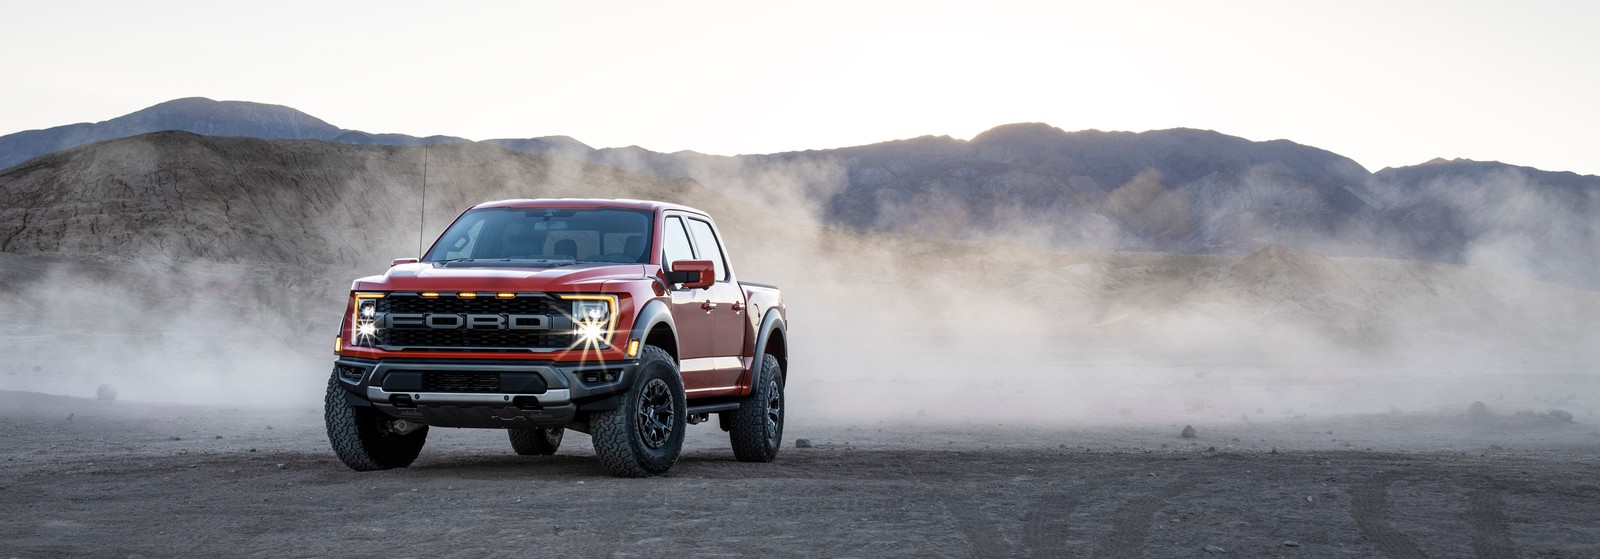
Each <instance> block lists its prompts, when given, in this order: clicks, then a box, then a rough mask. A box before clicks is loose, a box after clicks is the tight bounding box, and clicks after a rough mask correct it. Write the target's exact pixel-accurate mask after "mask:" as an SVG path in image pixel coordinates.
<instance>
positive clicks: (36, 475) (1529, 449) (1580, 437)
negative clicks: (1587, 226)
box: [0, 392, 1600, 558]
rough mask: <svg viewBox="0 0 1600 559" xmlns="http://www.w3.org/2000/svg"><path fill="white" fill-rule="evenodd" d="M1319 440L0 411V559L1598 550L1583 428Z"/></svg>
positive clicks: (1342, 424)
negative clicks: (772, 442) (345, 435)
mask: <svg viewBox="0 0 1600 559" xmlns="http://www.w3.org/2000/svg"><path fill="white" fill-rule="evenodd" d="M69 416H70V419H69ZM1419 424H1420V425H1421V426H1420V427H1415V426H1414V427H1413V429H1418V430H1422V431H1426V430H1427V429H1430V427H1428V426H1427V425H1428V421H1426V420H1419ZM1327 426H1334V429H1338V430H1339V431H1338V432H1339V433H1340V434H1343V433H1345V432H1349V433H1352V434H1351V435H1346V436H1347V437H1350V438H1347V439H1345V440H1343V441H1341V442H1329V441H1327V440H1325V439H1326V438H1327V437H1328V436H1329V435H1326V434H1324V433H1323V431H1321V430H1319V431H1316V434H1318V435H1321V436H1323V437H1324V440H1312V438H1311V437H1309V436H1307V433H1308V432H1310V430H1309V427H1310V426H1309V425H1306V424H1299V425H1283V424H1279V425H1262V426H1256V427H1238V426H1235V427H1229V428H1227V429H1222V428H1205V427H1202V430H1201V438H1199V439H1195V440H1187V441H1186V440H1182V439H1178V438H1177V437H1176V434H1175V433H1165V432H1163V431H1162V430H1161V429H1159V428H1151V429H1144V428H1134V427H1106V428H1100V429H1080V430H1077V431H1068V430H1064V429H1062V430H1015V429H1013V430H1006V429H989V428H977V427H973V428H960V429H956V428H948V429H941V428H935V427H922V428H918V429H911V428H907V427H892V426H887V425H880V426H849V425H842V426H825V427H824V426H807V425H805V424H794V425H791V426H790V429H789V435H788V437H787V438H788V439H789V440H791V441H792V440H793V439H795V438H797V437H806V438H809V439H811V440H812V441H814V444H815V447H813V448H806V449H799V448H793V447H792V446H787V447H786V448H785V449H784V451H783V453H782V454H781V455H780V456H779V459H778V460H777V461H776V462H774V463H771V464H743V463H739V462H735V461H733V459H732V455H731V453H730V452H729V451H728V450H727V449H726V442H725V441H726V439H725V438H724V436H723V435H722V433H720V432H718V431H716V430H715V428H711V427H707V426H699V427H695V428H693V429H692V430H691V436H690V440H689V443H688V450H687V452H686V453H685V455H684V457H683V459H682V461H681V462H680V463H679V464H678V465H677V467H676V468H674V469H673V471H672V472H671V474H670V475H668V476H666V477H661V478H653V479H643V480H634V479H614V478H609V477H606V476H604V475H603V474H602V473H601V471H600V469H599V467H598V464H596V463H595V462H594V460H593V457H592V456H593V455H592V452H591V451H590V448H589V446H588V444H587V440H586V437H583V436H582V435H581V434H578V433H569V436H568V439H567V442H566V446H565V447H564V448H563V449H562V451H561V453H560V454H558V455H556V456H552V457H521V456H516V455H514V454H512V453H511V450H510V447H509V445H508V444H507V443H506V442H505V438H504V433H501V432H493V431H469V430H437V431H435V433H434V434H432V435H431V436H430V440H429V443H428V447H427V448H425V449H424V450H423V454H422V457H421V458H420V459H419V461H418V462H417V464H415V465H414V466H413V467H411V468H408V469H403V470H394V471H387V472H377V473H356V472H352V471H349V470H348V469H346V468H345V467H344V466H343V465H341V464H340V463H338V461H337V460H336V459H335V458H334V457H333V456H332V454H331V453H330V451H329V450H328V449H327V444H326V440H325V439H324V437H323V434H322V433H321V428H322V427H321V423H320V417H319V416H318V411H317V410H314V409H303V410H290V411H263V410H243V411H234V410H228V409H218V408H205V407H180V406H166V405H155V404H139V403H128V402H109V403H108V402H98V401H94V400H87V399H80V398H67V397H59V396H45V395H39V394H31V393H17V392H0V427H3V428H4V430H5V433H6V434H5V436H4V439H3V441H4V443H3V445H0V462H3V463H4V464H3V466H4V467H3V469H0V511H4V514H0V557H53V556H97V557H128V556H135V555H138V556H144V557H167V556H269V557H285V556H290V557H299V556H341V557H342V556H396V557H408V556H410V557H496V556H503V557H531V556H563V555H567V556H583V557H691V556H692V557H705V556H736V557H885V556H909V557H929V556H935V557H968V556H980V557H1209V556H1216V555H1217V553H1216V552H1217V551H1219V550H1220V551H1225V552H1226V555H1227V556H1243V557H1346V556H1348V557H1395V558H1404V557H1474V556H1475V557H1522V556H1539V557H1597V556H1600V463H1597V462H1600V461H1597V460H1596V454H1595V452H1593V451H1594V450H1595V449H1596V448H1600V435H1596V434H1594V427H1593V426H1592V425H1591V426H1586V425H1583V424H1582V423H1581V422H1580V423H1568V424H1564V425H1534V424H1526V425H1524V424H1505V425H1500V426H1498V427H1495V428H1494V429H1492V430H1490V432H1488V433H1487V434H1485V433H1479V434H1478V436H1477V437H1476V438H1473V439H1471V440H1466V439H1460V438H1456V439H1452V438H1450V437H1446V436H1438V437H1434V438H1433V442H1432V443H1431V446H1427V447H1426V448H1425V449H1424V450H1425V451H1424V452H1393V451H1392V450H1395V449H1393V448H1383V446H1382V443H1381V441H1384V440H1393V436H1394V434H1395V433H1396V432H1397V429H1399V427H1397V426H1396V425H1389V424H1385V423H1383V421H1382V420H1379V419H1371V418H1365V419H1363V418H1353V419H1342V420H1340V419H1329V420H1327V421H1326V422H1323V423H1321V424H1318V425H1317V426H1316V427H1317V428H1318V429H1321V428H1322V427H1327ZM1334 429H1329V430H1334ZM995 433H1004V434H998V435H997V434H995ZM1411 434H1412V435H1416V434H1419V433H1411ZM1535 435H1537V436H1535ZM1332 436H1333V437H1339V436H1340V435H1332ZM1362 436H1367V437H1369V438H1370V439H1371V441H1379V442H1378V443H1371V442H1370V441H1364V440H1363V439H1362V438H1361V437H1362ZM1351 441H1355V442H1354V443H1353V444H1355V445H1358V446H1357V448H1363V449H1364V448H1365V446H1366V445H1368V444H1378V448H1377V449H1376V450H1373V451H1366V450H1349V449H1348V448H1349V447H1346V446H1345V444H1344V443H1350V442H1351ZM1473 445H1480V446H1481V448H1474V449H1472V450H1471V451H1468V450H1467V448H1468V447H1472V446H1473ZM1274 446H1278V447H1281V448H1282V449H1283V450H1279V451H1277V452H1276V453H1274V451H1273V450H1272V447H1274ZM1319 446H1321V447H1331V448H1320V449H1319V448H1317V447H1319ZM1213 447H1215V448H1216V450H1214V451H1213V450H1211V449H1212V448H1213ZM1207 546H1212V547H1211V548H1208V547H1207ZM1208 549H1211V551H1208Z"/></svg>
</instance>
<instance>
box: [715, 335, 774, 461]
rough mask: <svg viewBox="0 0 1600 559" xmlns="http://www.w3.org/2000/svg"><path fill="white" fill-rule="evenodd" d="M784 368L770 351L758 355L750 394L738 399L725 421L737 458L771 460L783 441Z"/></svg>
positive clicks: (743, 459)
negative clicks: (758, 364)
mask: <svg viewBox="0 0 1600 559" xmlns="http://www.w3.org/2000/svg"><path fill="white" fill-rule="evenodd" d="M783 380H784V379H783V368H782V367H781V366H779V365H778V359H777V358H776V357H773V356H771V355H763V356H761V372H760V374H757V375H756V378H755V379H753V380H752V381H751V383H750V384H751V389H750V395H749V396H745V398H744V400H743V401H741V402H739V409H736V410H733V411H731V412H723V413H724V414H731V418H730V419H729V421H728V440H729V441H730V442H732V443H733V456H734V457H735V458H738V459H739V461H740V462H771V461H772V459H773V458H776V457H777V456H778V449H779V448H780V447H782V445H783V413H784V401H783Z"/></svg>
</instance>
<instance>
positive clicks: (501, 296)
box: [494, 293, 517, 299]
mask: <svg viewBox="0 0 1600 559" xmlns="http://www.w3.org/2000/svg"><path fill="white" fill-rule="evenodd" d="M494 297H495V298H496V299H515V298H516V297H517V294H516V293H496V294H494Z"/></svg>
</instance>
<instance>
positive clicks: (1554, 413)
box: [1550, 410, 1572, 423]
mask: <svg viewBox="0 0 1600 559" xmlns="http://www.w3.org/2000/svg"><path fill="white" fill-rule="evenodd" d="M1550 417H1553V418H1555V419H1556V421H1560V422H1562V423H1572V414H1571V413H1569V412H1567V411H1565V410H1550Z"/></svg>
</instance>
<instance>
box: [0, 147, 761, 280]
mask: <svg viewBox="0 0 1600 559" xmlns="http://www.w3.org/2000/svg"><path fill="white" fill-rule="evenodd" d="M424 156H425V154H424V150H423V148H420V147H387V146H357V145H345V144H335V143H328V142H319V141H305V140H295V141H282V140H280V141H268V140H258V139H253V138H228V137H212V136H200V135H196V134H190V133H187V132H160V133H155V134H148V135H143V136H136V137H132V138H124V139H120V140H114V141H110V142H104V143H99V144H92V145H89V146H84V147H80V148H75V149H71V150H67V151H63V152H59V153H55V154H51V155H48V156H45V157H41V158H37V159H34V160H31V161H29V162H28V163H26V164H23V165H18V166H16V167H12V168H10V169H6V170H5V171H3V172H0V252H8V253H13V254H38V255H83V256H92V257H96V258H110V259H133V258H156V259H166V260H189V259H203V260H208V261H217V262H263V263H276V264H281V265H286V266H326V265H344V266H359V267H364V268H368V269H372V268H374V267H376V266H380V265H383V264H385V263H387V262H388V259H389V258H394V257H399V256H407V255H416V254H417V241H418V227H419V219H420V218H421V216H420V215H419V212H420V210H421V204H420V200H421V196H422V175H423V166H424V161H423V159H424ZM426 157H427V159H428V161H427V168H428V192H427V196H428V204H427V217H426V220H427V222H426V225H425V226H424V227H423V228H424V229H425V230H426V231H427V233H426V235H425V236H426V237H427V238H429V239H431V238H432V237H433V236H434V235H437V234H438V232H439V231H440V230H442V229H443V228H444V226H445V225H447V224H448V223H449V222H450V220H452V219H454V217H455V216H456V214H458V213H460V211H461V210H462V209H464V208H466V207H467V206H470V205H471V204H475V203H478V202H481V201H485V200H495V199H505V198H537V197H581V196H605V197H627V198H654V199H663V200H672V201H679V202H683V203H689V204H695V205H699V206H705V207H707V208H708V209H727V210H729V211H728V213H729V214H732V215H730V219H733V220H737V219H738V215H740V214H741V213H742V214H746V215H748V214H749V212H735V211H732V210H731V209H730V202H729V201H728V200H727V199H726V198H725V197H723V196H721V195H719V194H717V193H715V192H712V191H710V190H708V189H706V188H704V187H701V186H699V185H697V184H694V183H693V182H692V181H689V180H681V179H680V180H667V179H662V178H659V177H655V176H650V175H641V174H637V173H629V172H625V171H619V170H616V169H613V168H609V167H599V166H594V165H588V164H584V163H579V162H575V161H572V160H569V159H563V158H558V157H553V156H545V155H535V154H525V153H517V152H511V151H508V150H505V149H503V148H500V147H497V146H493V145H487V144H455V145H442V146H434V147H431V148H429V149H428V150H427V153H426Z"/></svg>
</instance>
